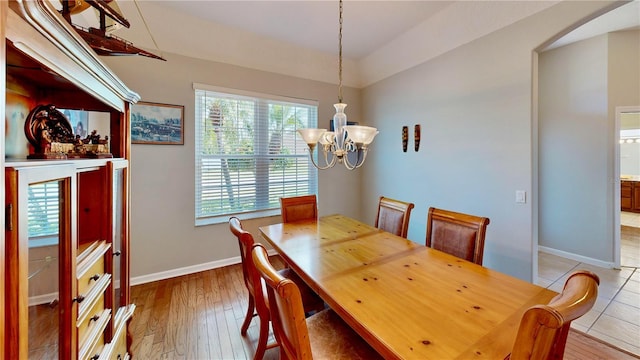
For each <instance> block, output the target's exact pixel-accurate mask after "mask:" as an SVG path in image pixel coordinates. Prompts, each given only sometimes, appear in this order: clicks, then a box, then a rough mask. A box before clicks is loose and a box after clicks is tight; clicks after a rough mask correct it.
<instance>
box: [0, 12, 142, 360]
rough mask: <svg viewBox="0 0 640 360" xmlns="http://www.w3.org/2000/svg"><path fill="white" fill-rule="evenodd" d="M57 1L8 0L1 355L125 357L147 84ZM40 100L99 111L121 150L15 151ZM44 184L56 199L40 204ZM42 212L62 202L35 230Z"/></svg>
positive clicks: (1, 56) (113, 145) (2, 54)
mask: <svg viewBox="0 0 640 360" xmlns="http://www.w3.org/2000/svg"><path fill="white" fill-rule="evenodd" d="M53 1H54V0H52V1H48V0H10V1H8V2H7V1H0V39H4V42H5V48H4V49H2V50H0V64H1V65H2V66H3V67H4V69H5V70H6V71H5V73H3V74H2V75H0V80H6V81H5V82H6V87H5V92H4V94H3V95H2V96H1V98H0V100H2V101H1V104H2V107H1V108H0V115H4V118H5V122H6V124H5V129H6V130H2V131H1V132H2V135H3V136H2V138H3V139H6V140H5V141H0V148H1V149H2V150H3V152H4V154H5V156H4V157H3V160H2V161H3V165H4V170H5V177H4V179H3V181H4V187H5V192H4V200H5V208H4V210H3V212H4V213H3V215H4V216H0V219H2V220H1V221H3V222H4V225H5V232H4V239H2V240H3V241H1V242H0V264H2V266H0V289H1V293H0V309H1V310H0V325H1V326H0V352H3V353H2V354H0V358H4V359H27V358H29V359H38V358H47V359H49V358H59V359H83V360H84V359H128V358H130V356H131V355H130V343H131V339H130V336H129V331H128V326H129V323H130V320H131V317H132V316H133V313H134V310H135V305H134V304H131V303H130V295H129V287H130V284H129V197H130V195H129V171H128V168H129V159H130V146H131V145H130V128H129V107H130V104H132V103H135V102H136V101H138V100H139V95H138V94H136V93H135V92H133V91H131V90H130V89H129V88H127V87H126V85H124V84H123V83H122V82H121V81H120V80H119V79H118V78H117V77H116V76H115V75H114V74H113V73H112V72H111V71H110V70H109V69H108V68H107V67H106V66H105V65H104V64H103V63H102V62H101V60H100V59H99V58H98V56H97V55H96V54H95V52H94V51H93V50H91V49H90V48H89V46H87V44H86V43H85V42H84V41H83V40H82V38H80V37H79V36H78V35H77V34H76V32H75V31H74V30H73V28H72V27H71V26H70V25H69V24H68V23H67V22H66V21H65V20H64V19H63V18H62V16H61V15H60V14H59V12H58V10H57V8H56V5H58V7H59V4H54V3H53ZM39 104H54V105H55V106H56V108H58V109H69V110H71V111H76V110H82V111H86V112H87V113H88V114H97V115H99V117H100V118H101V119H102V120H104V123H106V125H105V126H104V127H106V128H107V129H108V133H107V134H105V135H108V136H109V139H110V140H109V147H110V152H111V154H112V155H113V157H112V158H68V159H56V160H51V159H49V160H27V159H26V158H25V157H22V158H21V157H19V156H15V155H14V154H13V153H14V151H15V147H16V146H17V147H18V148H19V149H20V150H24V147H23V146H22V145H21V144H25V145H27V143H26V142H25V139H24V138H18V139H17V140H16V138H15V134H19V133H20V131H19V130H17V129H16V127H19V129H20V130H22V133H21V136H23V137H24V136H25V135H24V131H23V129H24V117H25V115H26V114H25V113H24V111H23V110H20V109H21V107H22V108H27V111H29V110H30V109H32V108H33V107H34V106H36V105H39ZM16 119H18V120H16ZM19 119H23V120H19ZM104 127H103V128H104ZM4 132H6V134H5V133H4ZM16 144H18V145H16ZM9 153H11V154H9ZM43 187H46V188H47V189H48V190H47V191H48V192H47V194H48V195H47V196H48V198H47V199H49V200H47V201H48V202H47V206H53V210H52V211H49V210H47V211H43V210H42V209H41V208H40V206H41V204H40V203H39V201H40V200H42V199H41V198H40V199H39V198H38V196H42V192H41V191H42V188H43ZM36 190H37V191H36ZM38 194H40V195H38ZM34 199H36V200H38V201H36V200H34ZM51 199H53V200H52V201H51ZM34 204H35V205H34ZM34 207H35V208H37V209H36V210H38V211H39V212H37V211H36V210H34ZM34 214H36V215H38V214H39V215H38V216H42V215H43V214H57V216H56V217H55V219H56V220H54V223H55V224H54V225H55V226H54V230H53V235H49V236H45V237H41V238H35V236H31V235H30V233H31V231H32V228H33V226H34V224H35V223H33V222H34V221H36V220H34V217H36V215H34ZM47 216H48V215H47Z"/></svg>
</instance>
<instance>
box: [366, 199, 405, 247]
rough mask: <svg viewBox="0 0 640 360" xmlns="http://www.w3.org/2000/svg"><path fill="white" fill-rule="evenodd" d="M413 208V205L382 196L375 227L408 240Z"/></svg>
mask: <svg viewBox="0 0 640 360" xmlns="http://www.w3.org/2000/svg"><path fill="white" fill-rule="evenodd" d="M413 207H414V204H413V203H408V202H404V201H400V200H395V199H391V198H388V197H384V196H380V201H379V202H378V215H377V216H376V223H375V227H377V228H378V229H382V230H384V231H387V232H390V233H392V234H395V235H398V236H402V237H403V238H406V237H407V230H408V229H409V217H410V216H411V210H412V209H413Z"/></svg>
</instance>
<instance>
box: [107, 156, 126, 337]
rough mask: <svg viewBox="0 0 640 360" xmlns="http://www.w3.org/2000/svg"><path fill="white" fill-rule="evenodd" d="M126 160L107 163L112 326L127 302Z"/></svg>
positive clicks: (115, 323) (117, 323) (116, 323)
mask: <svg viewBox="0 0 640 360" xmlns="http://www.w3.org/2000/svg"><path fill="white" fill-rule="evenodd" d="M127 166H128V161H127V160H114V161H110V162H109V163H108V166H107V169H108V173H109V181H108V183H109V184H110V195H109V197H110V200H111V201H110V202H111V209H110V214H111V218H112V223H111V234H110V239H111V241H112V248H113V255H114V256H113V278H114V279H115V283H116V284H117V285H116V288H115V299H114V305H113V309H114V314H115V321H114V324H113V325H114V327H118V326H119V325H120V324H119V320H120V318H121V316H119V315H121V313H122V311H119V310H120V309H121V308H122V307H124V306H126V305H127V304H129V262H128V258H129V257H128V256H127V253H128V251H129V248H128V239H127V236H128V233H127V229H128V216H129V215H128V213H127V211H126V209H127V206H126V204H127V202H128V201H127V197H128V194H127V188H126V184H127V181H126V179H127V169H128V168H127Z"/></svg>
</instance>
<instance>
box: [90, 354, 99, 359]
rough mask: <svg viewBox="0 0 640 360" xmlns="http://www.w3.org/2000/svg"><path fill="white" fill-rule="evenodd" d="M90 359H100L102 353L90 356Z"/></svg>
mask: <svg viewBox="0 0 640 360" xmlns="http://www.w3.org/2000/svg"><path fill="white" fill-rule="evenodd" d="M89 359H91V360H98V359H100V354H95V355H93V356H92V357H90V358H89Z"/></svg>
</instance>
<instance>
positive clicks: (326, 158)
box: [322, 145, 337, 168]
mask: <svg viewBox="0 0 640 360" xmlns="http://www.w3.org/2000/svg"><path fill="white" fill-rule="evenodd" d="M332 148H333V146H332V145H325V146H324V148H323V149H322V152H323V153H324V163H325V164H326V165H327V166H328V167H330V168H331V167H333V166H334V165H335V164H336V161H337V157H336V156H335V155H334V156H333V157H332V158H331V162H329V153H331V154H333V150H332Z"/></svg>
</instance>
